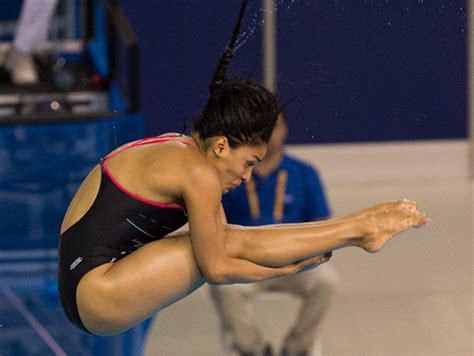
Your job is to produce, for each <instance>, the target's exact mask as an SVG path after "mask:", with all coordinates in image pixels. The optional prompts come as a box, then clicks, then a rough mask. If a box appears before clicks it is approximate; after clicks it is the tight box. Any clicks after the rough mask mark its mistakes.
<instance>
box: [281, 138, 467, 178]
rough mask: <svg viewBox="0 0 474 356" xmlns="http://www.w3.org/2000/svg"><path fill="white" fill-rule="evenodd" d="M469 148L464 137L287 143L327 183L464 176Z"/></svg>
mask: <svg viewBox="0 0 474 356" xmlns="http://www.w3.org/2000/svg"><path fill="white" fill-rule="evenodd" d="M469 150H470V144H469V141H468V140H446V141H413V142H390V143H356V144H324V145H288V146H287V152H288V153H289V154H291V155H293V156H295V157H298V158H300V159H302V160H304V161H306V162H308V163H311V164H313V165H314V166H316V167H317V168H318V170H319V172H320V174H321V175H322V177H323V179H324V182H325V183H326V184H327V185H329V186H335V185H336V186H339V185H346V184H349V185H354V184H371V183H387V182H407V181H421V182H423V181H426V182H433V181H434V180H436V181H440V180H463V181H464V180H468V179H469V176H470V173H469V169H470V165H471V163H470V162H469V161H470V158H469V157H470V153H469Z"/></svg>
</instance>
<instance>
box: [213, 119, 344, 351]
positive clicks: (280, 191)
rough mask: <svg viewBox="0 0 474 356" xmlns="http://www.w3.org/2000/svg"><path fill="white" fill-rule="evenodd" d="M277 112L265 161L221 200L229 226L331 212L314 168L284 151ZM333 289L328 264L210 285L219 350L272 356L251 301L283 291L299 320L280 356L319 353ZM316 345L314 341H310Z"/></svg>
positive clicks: (302, 219) (332, 272) (282, 122)
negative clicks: (296, 306) (297, 302)
mask: <svg viewBox="0 0 474 356" xmlns="http://www.w3.org/2000/svg"><path fill="white" fill-rule="evenodd" d="M287 131H288V129H287V125H286V122H285V118H284V116H283V114H282V113H280V115H279V118H278V120H277V123H276V125H275V129H274V131H273V133H272V136H271V138H270V141H269V142H268V152H267V156H266V158H265V159H264V160H263V161H262V162H261V163H260V164H259V165H257V166H256V167H255V169H254V174H253V177H252V179H251V180H250V181H249V182H246V184H245V185H242V186H241V187H240V188H238V189H235V190H233V191H230V192H229V193H228V194H226V195H225V196H223V199H222V203H223V207H224V210H225V213H226V216H227V219H228V221H229V223H231V224H238V225H246V226H257V225H270V224H279V223H301V222H309V221H316V220H322V219H327V218H329V217H330V215H331V214H330V208H329V205H328V202H327V199H326V195H325V192H324V187H323V184H322V182H321V179H320V177H319V174H318V172H317V170H316V169H315V168H313V167H311V166H310V165H308V164H306V163H304V162H301V161H299V160H297V159H294V158H292V157H290V156H288V155H287V154H285V152H284V143H285V140H286V136H287ZM336 285H337V275H336V272H335V270H334V269H333V268H332V267H331V266H330V265H329V264H325V265H321V266H320V267H318V268H317V269H313V270H311V271H306V272H304V273H300V274H298V275H295V276H287V277H281V278H274V279H270V280H267V281H263V282H259V283H252V284H240V285H232V286H217V285H216V286H211V296H212V299H213V300H214V302H215V306H216V310H217V312H218V315H219V319H220V322H221V334H222V344H223V349H224V350H223V352H226V353H227V354H230V353H232V352H233V353H234V354H235V353H237V354H240V355H249V356H250V355H262V354H263V355H272V354H273V351H272V348H271V346H270V345H269V344H266V342H265V340H263V337H262V332H261V331H260V330H259V327H258V322H257V319H258V318H259V314H258V312H256V311H255V308H254V305H253V302H254V300H255V299H254V298H255V297H256V296H257V295H259V294H261V293H267V292H268V293H271V292H286V293H290V294H292V295H295V296H297V297H299V298H301V299H302V304H301V307H300V311H299V314H298V317H297V319H296V322H295V324H294V325H293V327H291V328H290V331H289V333H288V335H287V337H286V339H285V341H284V344H283V348H282V350H281V355H298V356H303V355H309V352H310V350H317V351H316V352H320V347H321V344H320V337H319V332H320V328H321V322H322V320H323V317H324V316H325V314H326V312H327V310H328V307H329V304H330V301H331V299H332V297H333V295H334V292H335V289H336ZM315 341H316V342H315Z"/></svg>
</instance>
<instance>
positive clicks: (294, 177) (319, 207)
mask: <svg viewBox="0 0 474 356" xmlns="http://www.w3.org/2000/svg"><path fill="white" fill-rule="evenodd" d="M281 170H285V171H286V172H287V182H286V187H285V190H284V194H283V202H284V205H283V216H282V220H281V221H278V222H277V221H274V220H275V219H274V217H273V215H274V204H275V196H276V194H275V191H276V188H277V180H278V178H277V177H278V174H279V172H280V171H281ZM252 179H253V181H254V183H255V188H256V195H257V196H258V203H259V217H258V218H257V219H254V218H253V217H252V216H251V213H250V206H249V201H248V194H247V191H246V189H245V186H244V184H242V185H241V186H240V187H239V188H237V189H235V190H232V191H230V192H229V193H227V194H225V195H224V196H223V197H222V204H223V206H224V210H225V213H226V216H227V220H228V222H229V223H231V224H238V225H245V226H257V225H268V224H274V223H298V222H306V221H314V220H320V219H325V218H328V217H329V216H330V209H329V206H328V203H327V200H326V195H325V193H324V187H323V184H322V182H321V180H320V178H319V175H318V172H317V170H316V169H314V168H313V167H311V166H310V165H308V164H306V163H303V162H302V161H299V160H297V159H294V158H292V157H289V156H287V155H284V157H283V159H282V162H281V164H280V166H279V167H278V169H276V170H275V171H274V172H273V173H272V174H271V175H270V176H268V177H266V178H262V177H259V176H258V175H257V174H255V173H254V174H253V176H252Z"/></svg>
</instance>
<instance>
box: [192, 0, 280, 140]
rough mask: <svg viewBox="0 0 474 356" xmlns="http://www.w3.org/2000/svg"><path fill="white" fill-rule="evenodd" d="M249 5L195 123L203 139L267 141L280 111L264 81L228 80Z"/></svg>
mask: <svg viewBox="0 0 474 356" xmlns="http://www.w3.org/2000/svg"><path fill="white" fill-rule="evenodd" d="M247 5H248V0H242V5H241V7H240V12H239V17H238V19H237V23H236V24H235V26H234V30H233V32H232V36H231V39H230V41H229V43H228V44H227V46H226V48H225V50H224V53H223V54H222V55H221V57H220V58H219V61H218V64H217V66H216V70H215V71H214V75H213V77H212V81H211V83H210V85H209V91H210V95H209V98H208V100H207V103H206V106H205V107H204V109H203V110H202V112H201V114H200V116H199V117H198V118H197V120H196V121H195V122H194V124H193V132H196V133H198V134H199V137H200V138H201V139H202V140H206V139H208V138H211V137H215V136H225V137H226V138H227V139H228V142H229V145H230V146H231V147H232V148H235V147H238V146H240V145H259V144H263V143H267V142H268V140H269V139H270V136H271V134H272V131H273V127H274V126H275V122H276V119H277V116H278V112H279V110H280V107H279V103H278V100H277V98H276V97H275V95H274V94H273V93H272V92H271V91H269V90H268V89H266V88H264V87H263V86H262V85H261V84H259V83H257V82H255V81H250V80H237V81H227V80H226V72H227V69H228V68H229V65H230V62H231V60H232V58H233V56H234V53H235V50H236V43H237V38H238V36H239V33H240V28H241V25H242V22H243V19H244V16H245V12H246V10H247Z"/></svg>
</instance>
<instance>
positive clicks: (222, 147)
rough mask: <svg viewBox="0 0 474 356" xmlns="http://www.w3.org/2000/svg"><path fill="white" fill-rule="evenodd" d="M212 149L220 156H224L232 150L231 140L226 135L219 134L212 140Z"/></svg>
mask: <svg viewBox="0 0 474 356" xmlns="http://www.w3.org/2000/svg"><path fill="white" fill-rule="evenodd" d="M212 151H213V152H214V154H215V155H216V157H218V158H222V157H224V156H225V155H227V154H228V153H229V151H230V146H229V140H227V137H225V136H217V137H215V138H214V140H213V142H212Z"/></svg>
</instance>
